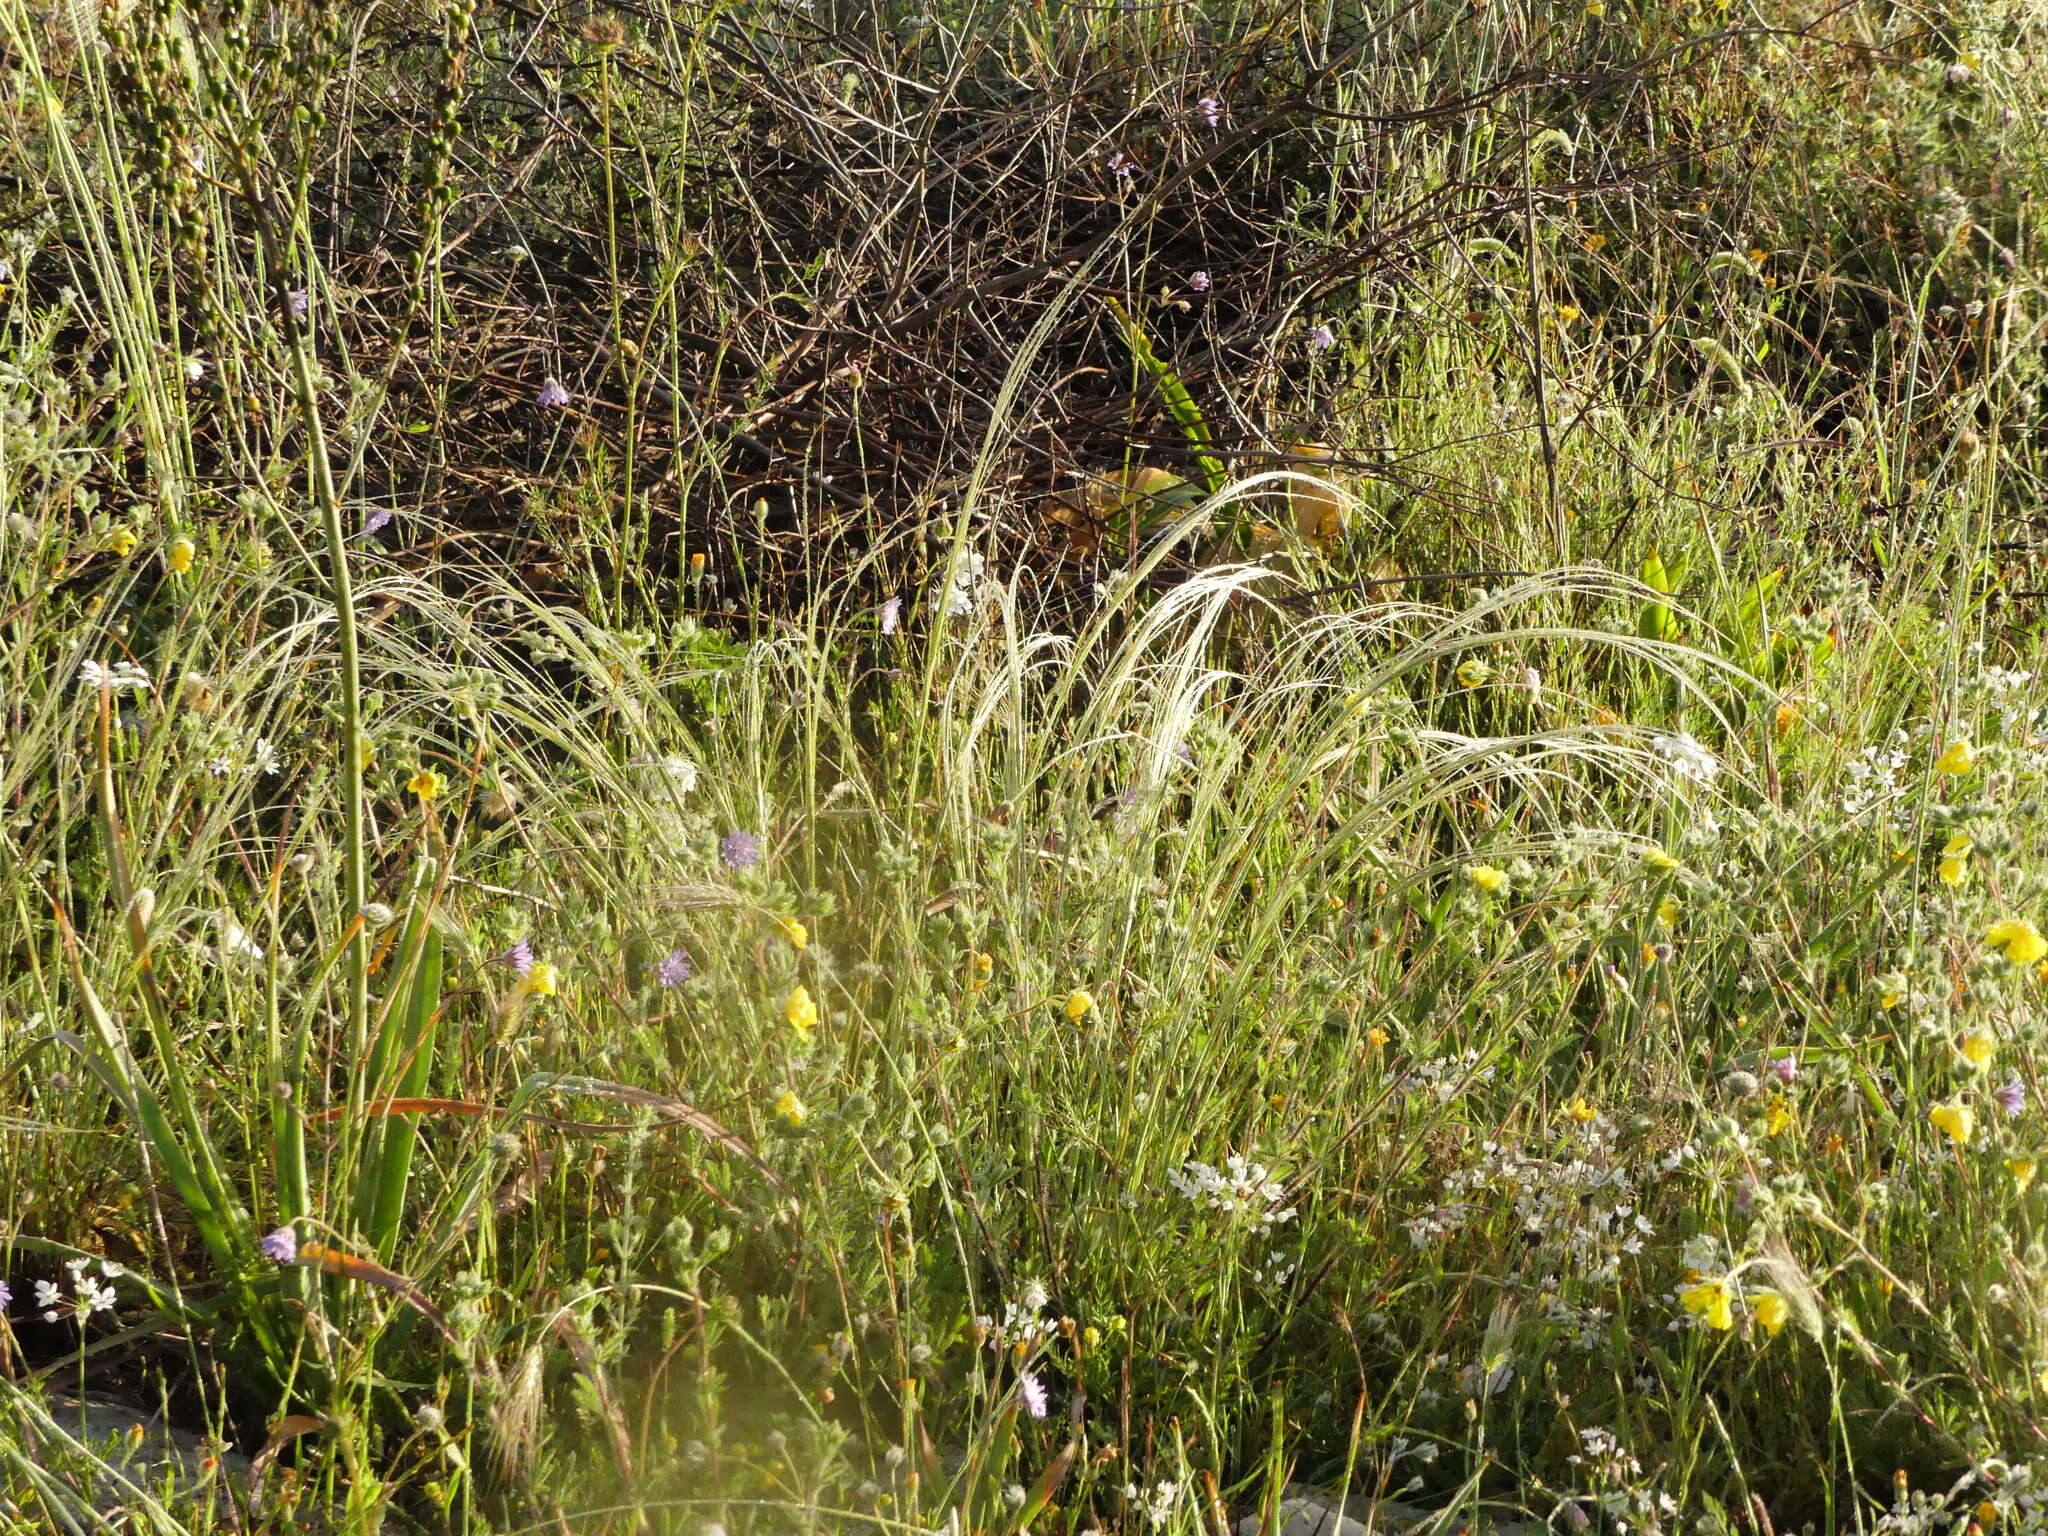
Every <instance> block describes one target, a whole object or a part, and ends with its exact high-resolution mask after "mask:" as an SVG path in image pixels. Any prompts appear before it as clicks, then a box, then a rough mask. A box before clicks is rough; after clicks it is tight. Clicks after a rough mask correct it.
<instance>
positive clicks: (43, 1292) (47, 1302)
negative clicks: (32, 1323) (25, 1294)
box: [36, 1280, 64, 1323]
mask: <svg viewBox="0 0 2048 1536" xmlns="http://www.w3.org/2000/svg"><path fill="white" fill-rule="evenodd" d="M63 1305H64V1293H63V1292H62V1291H60V1290H58V1289H57V1286H56V1282H55V1281H51V1280H38V1281H37V1282H36V1306H37V1307H39V1308H40V1309H41V1310H42V1314H43V1321H44V1322H46V1323H54V1322H55V1321H57V1309H58V1308H59V1307H61V1306H63Z"/></svg>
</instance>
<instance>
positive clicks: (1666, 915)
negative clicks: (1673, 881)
mask: <svg viewBox="0 0 2048 1536" xmlns="http://www.w3.org/2000/svg"><path fill="white" fill-rule="evenodd" d="M1657 921H1658V922H1660V923H1662V924H1663V925H1664V926H1665V927H1666V928H1670V927H1672V926H1674V925H1675V924H1676V923H1677V922H1678V898H1677V897H1676V896H1666V897H1665V898H1664V899H1663V900H1662V901H1660V902H1658V903H1657Z"/></svg>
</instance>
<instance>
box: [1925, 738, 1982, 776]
mask: <svg viewBox="0 0 2048 1536" xmlns="http://www.w3.org/2000/svg"><path fill="white" fill-rule="evenodd" d="M1976 766H1977V749H1976V748H1975V747H1973V746H1971V745H1970V743H1969V739H1968V738H1967V737H1966V738H1964V739H1963V740H1961V741H1952V742H1950V743H1949V744H1948V750H1947V751H1945V752H1943V753H1942V754H1941V756H1939V757H1937V758H1936V759H1935V760H1934V771H1935V772H1936V773H1945V774H1947V775H1949V777H1951V778H1955V777H1958V776H1960V775H1962V774H1965V773H1968V772H1969V771H1970V770H1971V769H1972V768H1974V767H1976Z"/></svg>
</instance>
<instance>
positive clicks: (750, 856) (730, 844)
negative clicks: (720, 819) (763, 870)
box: [718, 832, 761, 869]
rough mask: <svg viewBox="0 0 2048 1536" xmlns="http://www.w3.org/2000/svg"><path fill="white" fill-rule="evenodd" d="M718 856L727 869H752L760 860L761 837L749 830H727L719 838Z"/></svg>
mask: <svg viewBox="0 0 2048 1536" xmlns="http://www.w3.org/2000/svg"><path fill="white" fill-rule="evenodd" d="M718 856H719V857H720V858H721V859H723V860H724V861H725V867H726V868H727V869H752V868H753V867H754V866H755V865H756V864H758V863H760V862H761V839H759V838H758V837H756V836H754V834H753V833H751V832H728V833H726V834H725V836H724V837H723V838H721V839H720V840H719V844H718Z"/></svg>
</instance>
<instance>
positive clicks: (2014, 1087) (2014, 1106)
mask: <svg viewBox="0 0 2048 1536" xmlns="http://www.w3.org/2000/svg"><path fill="white" fill-rule="evenodd" d="M1991 1097H1992V1098H1994V1099H1996V1100H1998V1107H1999V1108H2000V1109H2002V1110H2004V1111H2005V1112H2006V1114H2007V1115H2008V1116H2009V1117H2011V1118H2012V1119H2015V1120H2017V1119H2018V1118H2019V1117H2020V1116H2021V1115H2023V1114H2025V1113H2026V1112H2027V1085H2026V1084H2025V1083H2023V1082H2021V1081H2020V1080H2019V1077H2018V1075H2017V1074H2015V1075H2014V1076H2012V1077H2008V1078H2007V1079H2006V1080H2005V1081H2004V1082H2002V1083H2000V1084H1999V1085H1998V1086H1997V1087H1996V1088H1994V1089H1992V1090H1991Z"/></svg>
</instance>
